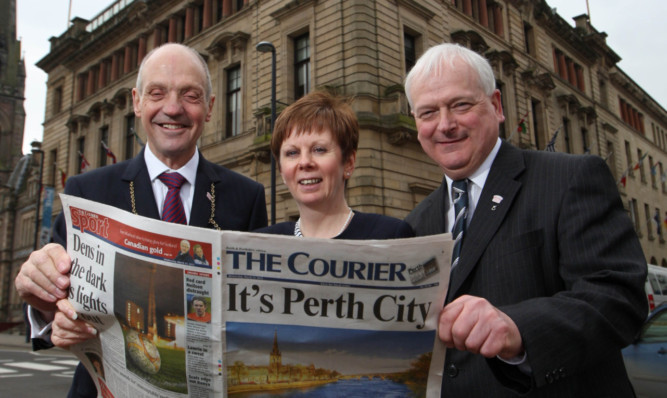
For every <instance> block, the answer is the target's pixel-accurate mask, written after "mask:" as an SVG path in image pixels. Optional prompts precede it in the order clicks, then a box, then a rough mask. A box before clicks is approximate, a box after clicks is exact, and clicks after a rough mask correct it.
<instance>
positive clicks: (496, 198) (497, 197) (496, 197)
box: [491, 195, 503, 211]
mask: <svg viewBox="0 0 667 398" xmlns="http://www.w3.org/2000/svg"><path fill="white" fill-rule="evenodd" d="M491 201H492V202H493V203H495V205H493V206H491V211H495V210H496V209H497V208H498V206H497V205H499V204H500V202H502V201H503V197H502V196H500V195H493V198H492V199H491Z"/></svg>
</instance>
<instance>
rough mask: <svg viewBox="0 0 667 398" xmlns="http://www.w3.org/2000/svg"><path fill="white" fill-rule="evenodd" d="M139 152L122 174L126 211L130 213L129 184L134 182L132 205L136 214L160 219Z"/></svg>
mask: <svg viewBox="0 0 667 398" xmlns="http://www.w3.org/2000/svg"><path fill="white" fill-rule="evenodd" d="M145 150H146V148H145V147H144V149H142V150H141V152H139V154H138V155H137V156H135V157H134V159H132V161H131V162H130V164H129V166H128V167H127V169H126V170H125V172H124V173H123V177H122V179H123V181H125V182H127V184H128V187H127V194H126V197H127V209H128V210H130V211H132V198H131V197H130V188H129V183H130V182H131V181H133V182H134V203H135V206H136V209H137V213H138V214H139V215H141V216H144V217H150V218H156V219H159V218H160V212H159V211H158V208H157V205H156V204H155V195H154V194H153V186H152V185H151V180H150V177H149V176H148V168H147V167H146V161H145V160H144V151H145Z"/></svg>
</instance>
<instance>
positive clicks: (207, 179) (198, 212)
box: [190, 153, 221, 228]
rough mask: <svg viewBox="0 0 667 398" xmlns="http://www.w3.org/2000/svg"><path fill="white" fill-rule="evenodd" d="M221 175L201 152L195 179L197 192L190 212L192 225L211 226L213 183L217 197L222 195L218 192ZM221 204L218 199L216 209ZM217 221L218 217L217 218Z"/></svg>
mask: <svg viewBox="0 0 667 398" xmlns="http://www.w3.org/2000/svg"><path fill="white" fill-rule="evenodd" d="M219 182H220V177H218V174H217V173H216V172H215V170H213V168H212V167H211V163H210V162H209V161H208V160H206V159H204V157H203V156H202V155H201V153H200V154H199V165H198V166H197V179H196V180H195V193H194V197H193V198H192V210H191V212H190V225H194V226H197V227H209V228H211V227H212V226H210V225H209V222H208V220H209V218H210V216H211V200H210V199H209V198H210V197H211V195H208V194H210V193H211V184H214V185H215V187H216V191H215V196H216V199H217V198H218V197H220V194H221V193H220V192H218V189H217V188H218V185H219V184H218V183H219ZM219 206H220V201H218V200H216V210H217V209H218V207H219ZM216 222H217V218H216Z"/></svg>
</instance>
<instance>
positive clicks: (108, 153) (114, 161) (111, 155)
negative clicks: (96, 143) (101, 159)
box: [100, 141, 116, 164]
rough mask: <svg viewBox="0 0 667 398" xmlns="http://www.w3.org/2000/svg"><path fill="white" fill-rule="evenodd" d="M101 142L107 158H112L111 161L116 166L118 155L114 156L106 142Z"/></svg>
mask: <svg viewBox="0 0 667 398" xmlns="http://www.w3.org/2000/svg"><path fill="white" fill-rule="evenodd" d="M100 142H101V143H102V147H103V148H104V151H105V152H106V153H107V157H108V158H111V161H112V162H113V164H116V155H114V154H113V152H111V149H109V147H108V146H107V143H106V142H104V141H100Z"/></svg>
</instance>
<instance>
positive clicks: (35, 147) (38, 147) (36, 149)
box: [30, 141, 44, 250]
mask: <svg viewBox="0 0 667 398" xmlns="http://www.w3.org/2000/svg"><path fill="white" fill-rule="evenodd" d="M30 145H31V146H32V156H33V157H35V156H37V154H38V153H39V154H40V155H41V156H40V157H39V181H38V182H37V207H36V209H35V241H34V243H33V250H37V245H38V244H39V230H40V228H39V205H40V202H41V198H42V173H43V171H44V151H42V143H41V142H39V141H33V142H31V143H30Z"/></svg>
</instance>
